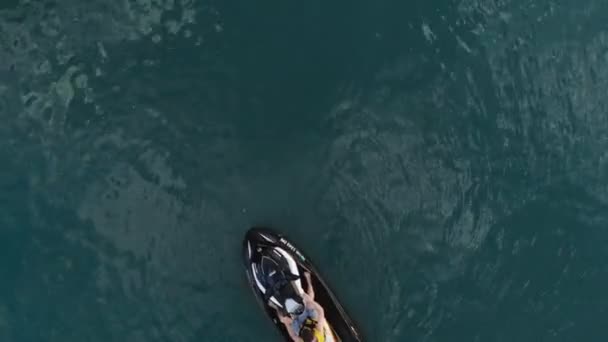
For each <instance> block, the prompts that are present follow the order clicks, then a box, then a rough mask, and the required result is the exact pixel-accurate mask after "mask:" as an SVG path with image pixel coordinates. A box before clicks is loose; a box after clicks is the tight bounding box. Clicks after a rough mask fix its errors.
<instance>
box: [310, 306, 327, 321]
mask: <svg viewBox="0 0 608 342" xmlns="http://www.w3.org/2000/svg"><path fill="white" fill-rule="evenodd" d="M310 305H312V306H313V307H314V308H315V310H316V311H317V315H318V316H317V322H323V321H324V320H325V310H323V307H322V306H321V305H319V303H317V302H312V303H311V304H310Z"/></svg>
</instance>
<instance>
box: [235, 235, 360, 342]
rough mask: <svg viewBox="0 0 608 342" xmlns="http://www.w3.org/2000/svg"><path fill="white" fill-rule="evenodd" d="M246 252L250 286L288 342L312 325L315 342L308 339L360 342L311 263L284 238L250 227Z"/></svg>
mask: <svg viewBox="0 0 608 342" xmlns="http://www.w3.org/2000/svg"><path fill="white" fill-rule="evenodd" d="M243 249H244V250H243V253H244V262H245V267H246V272H247V278H248V281H249V285H250V286H251V288H252V290H253V292H254V294H255V297H256V298H257V300H258V302H259V304H260V305H261V306H262V308H263V309H264V311H265V312H266V314H267V315H268V316H269V317H270V318H271V320H272V321H273V322H274V324H275V326H276V327H277V329H278V330H279V331H280V333H281V334H282V335H283V337H284V338H285V340H286V341H293V340H294V339H298V334H299V333H308V334H312V331H313V330H312V328H314V327H316V328H315V329H314V337H315V338H316V340H315V339H310V340H315V341H318V342H351V341H352V342H359V341H361V336H360V335H359V333H358V332H357V329H356V328H355V326H354V323H353V322H352V320H351V319H350V317H349V316H348V314H347V313H346V311H345V310H344V308H343V307H342V306H341V305H340V303H339V302H338V300H337V299H336V297H335V295H334V294H333V293H332V292H331V290H330V289H329V287H328V286H327V285H326V283H325V282H324V281H323V279H322V278H321V277H320V275H319V274H318V272H317V271H316V269H315V268H314V266H313V265H312V263H311V262H310V261H309V260H308V258H306V257H305V256H304V254H302V252H300V251H299V250H298V249H297V248H296V247H295V246H294V245H293V244H292V243H291V242H289V241H288V240H287V239H285V237H283V236H281V235H279V234H277V233H276V232H274V231H272V230H270V229H268V228H252V229H250V230H249V231H248V232H247V234H246V236H245V240H244V242H243ZM309 316H310V317H309ZM311 327H312V328H311ZM307 329H308V330H310V331H308V330H307ZM296 330H298V331H296ZM294 334H295V335H294ZM290 335H291V336H290ZM300 336H303V335H300Z"/></svg>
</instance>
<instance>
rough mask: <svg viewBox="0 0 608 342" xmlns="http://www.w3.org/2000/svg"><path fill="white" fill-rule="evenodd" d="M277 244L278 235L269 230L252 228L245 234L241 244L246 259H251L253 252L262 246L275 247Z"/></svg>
mask: <svg viewBox="0 0 608 342" xmlns="http://www.w3.org/2000/svg"><path fill="white" fill-rule="evenodd" d="M277 242H278V235H277V233H275V232H274V231H273V230H272V229H270V228H265V227H252V228H250V229H249V230H248V231H247V233H246V234H245V239H244V241H243V244H244V245H245V250H246V251H247V257H248V258H251V257H252V255H253V251H254V250H257V249H258V248H260V247H262V246H269V245H275V244H276V243H277Z"/></svg>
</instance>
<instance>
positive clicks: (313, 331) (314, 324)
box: [277, 272, 328, 342]
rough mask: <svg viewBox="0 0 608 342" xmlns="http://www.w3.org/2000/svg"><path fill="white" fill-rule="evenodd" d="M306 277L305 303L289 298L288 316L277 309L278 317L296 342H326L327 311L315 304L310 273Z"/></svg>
mask: <svg viewBox="0 0 608 342" xmlns="http://www.w3.org/2000/svg"><path fill="white" fill-rule="evenodd" d="M304 277H305V278H306V283H307V284H308V286H307V290H306V292H304V293H302V299H303V303H298V301H296V300H294V299H292V298H288V299H286V300H285V308H286V311H287V312H288V314H287V315H284V314H283V313H282V312H281V311H280V310H278V309H277V316H278V317H279V320H280V321H281V323H283V325H285V329H287V332H288V333H289V336H290V337H291V339H292V340H293V341H294V342H325V341H326V336H327V333H328V331H327V328H326V325H327V322H326V321H325V311H324V310H323V307H322V306H321V305H319V303H317V302H315V292H314V288H313V287H312V281H311V279H310V273H308V272H306V273H304Z"/></svg>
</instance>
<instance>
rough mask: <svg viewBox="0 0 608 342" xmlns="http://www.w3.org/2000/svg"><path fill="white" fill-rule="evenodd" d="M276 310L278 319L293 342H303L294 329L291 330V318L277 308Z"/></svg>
mask: <svg viewBox="0 0 608 342" xmlns="http://www.w3.org/2000/svg"><path fill="white" fill-rule="evenodd" d="M276 311H277V316H278V317H279V321H281V323H283V325H284V326H285V330H287V333H288V334H289V337H291V339H292V340H293V341H294V342H304V341H303V340H302V338H301V337H300V336H298V334H296V333H295V331H293V328H292V326H291V323H292V322H293V320H292V319H291V318H290V317H288V316H285V315H283V314H282V313H281V312H280V311H279V310H278V309H276Z"/></svg>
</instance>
